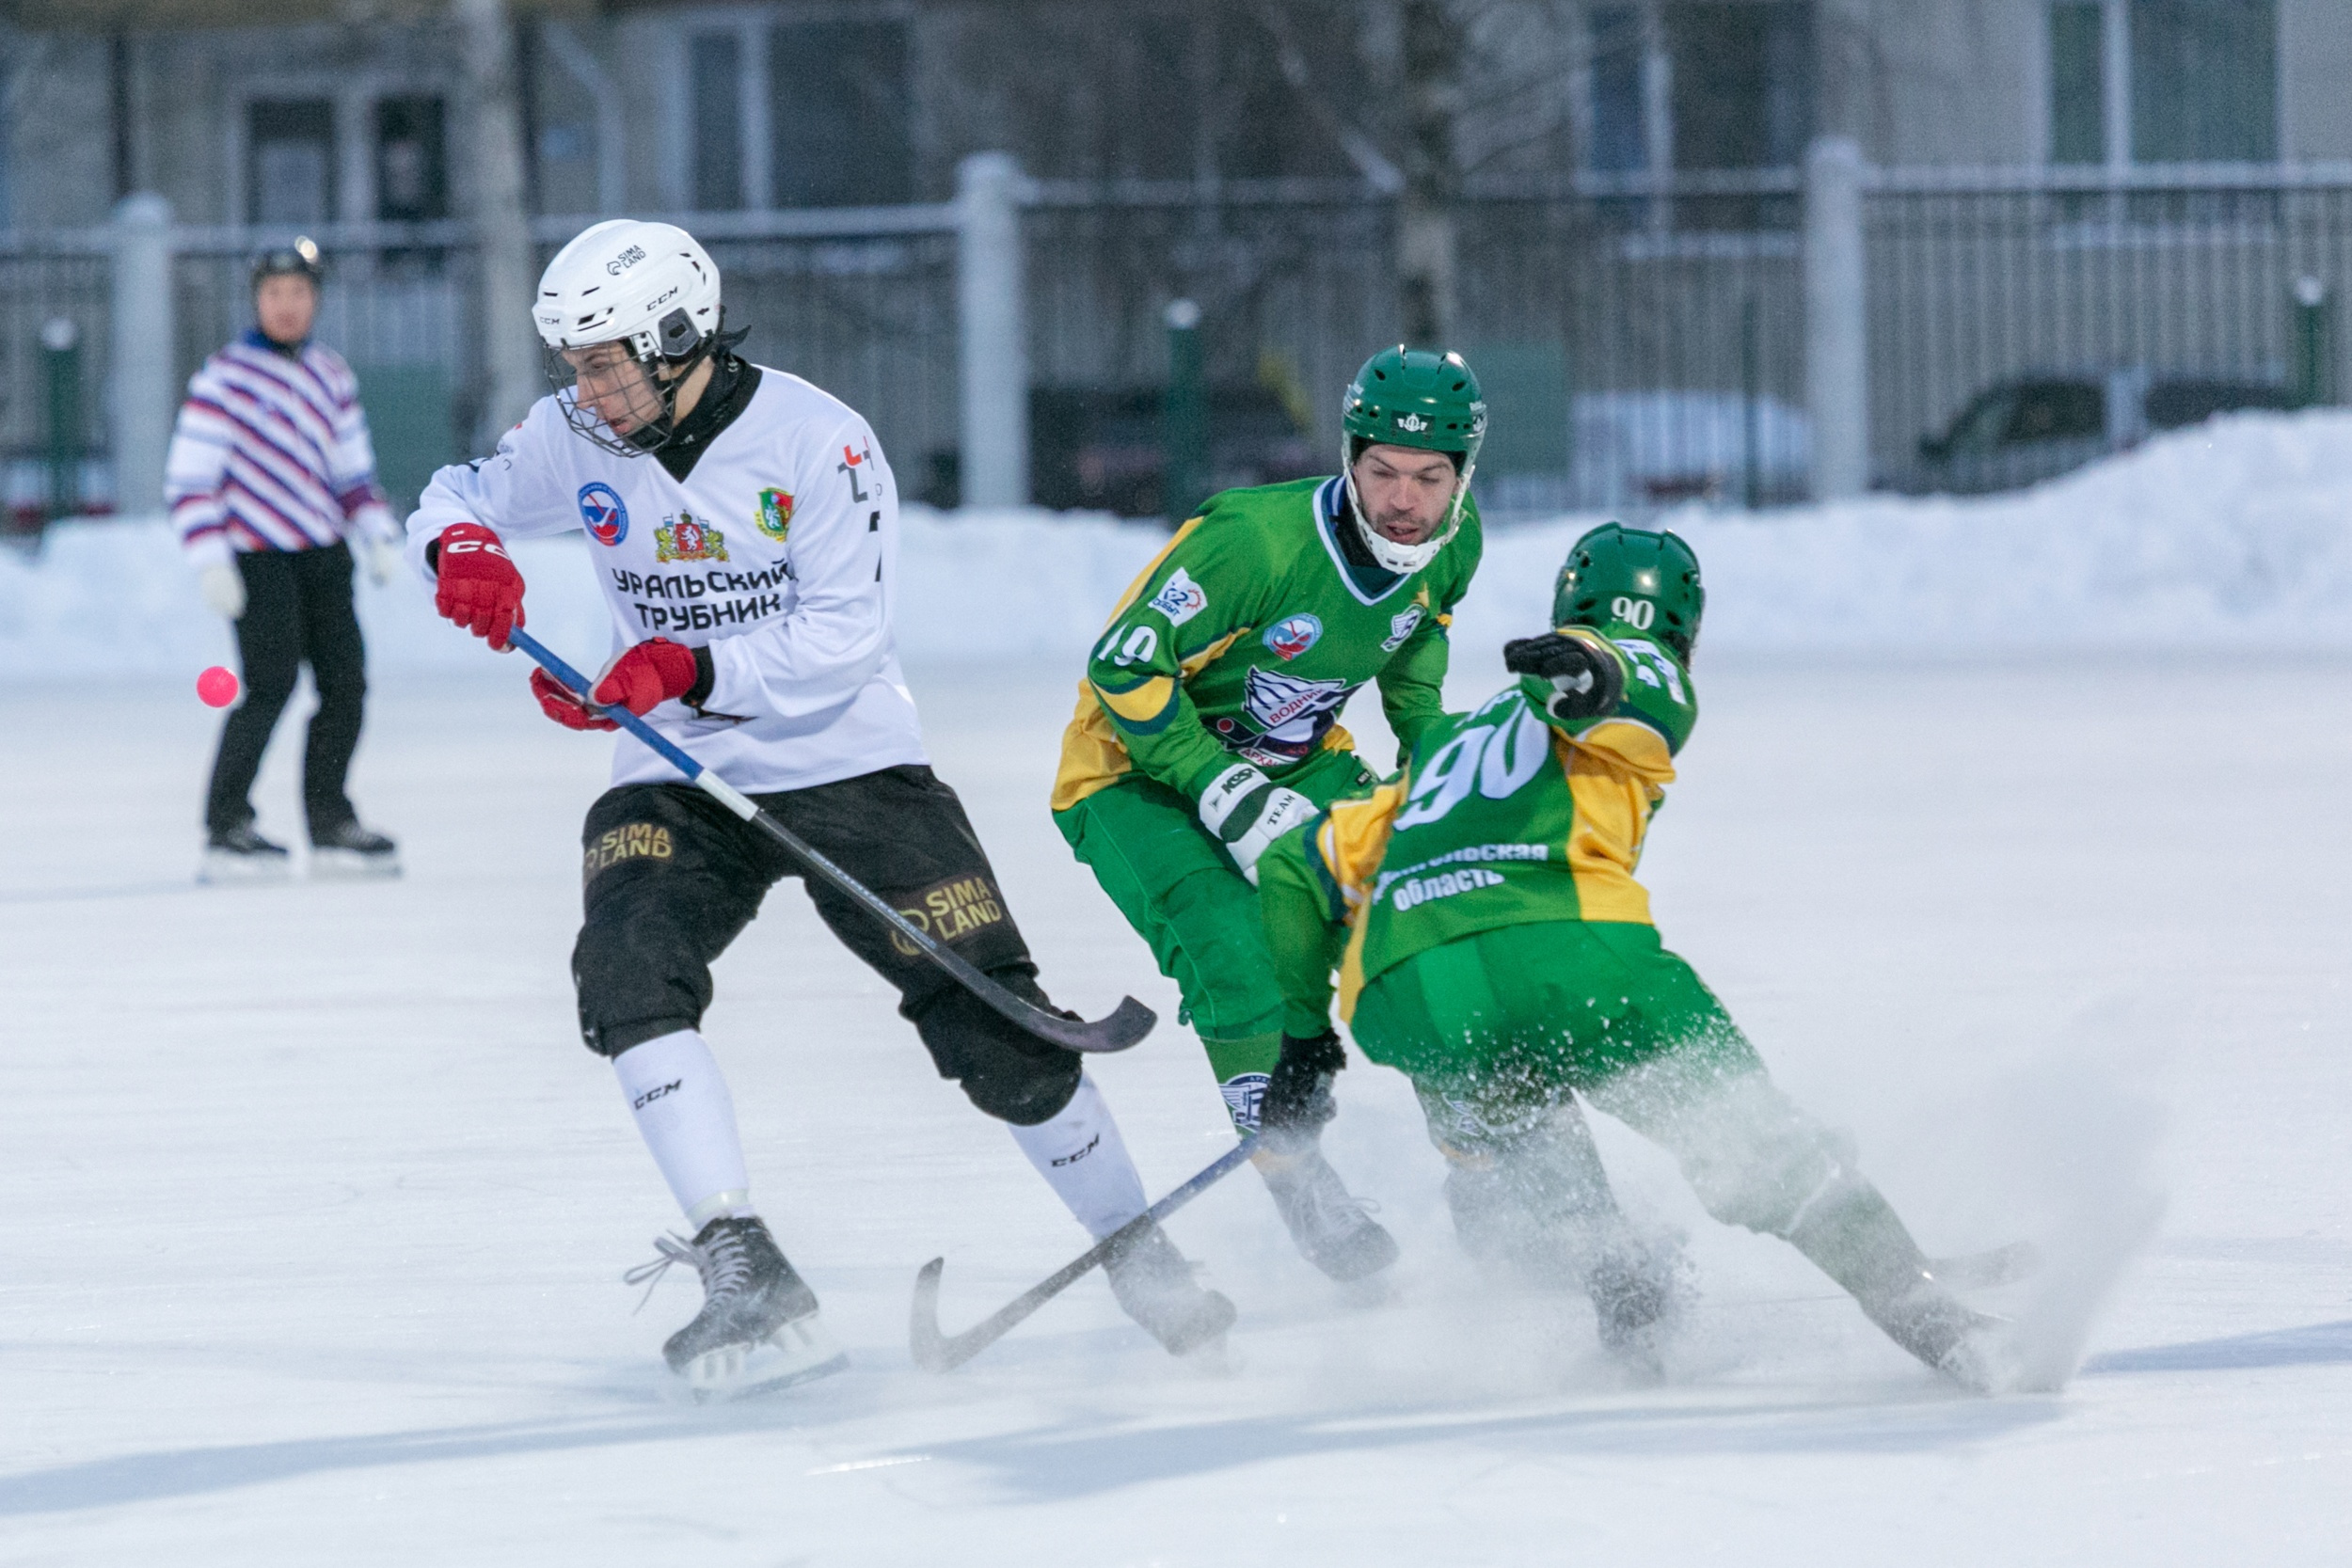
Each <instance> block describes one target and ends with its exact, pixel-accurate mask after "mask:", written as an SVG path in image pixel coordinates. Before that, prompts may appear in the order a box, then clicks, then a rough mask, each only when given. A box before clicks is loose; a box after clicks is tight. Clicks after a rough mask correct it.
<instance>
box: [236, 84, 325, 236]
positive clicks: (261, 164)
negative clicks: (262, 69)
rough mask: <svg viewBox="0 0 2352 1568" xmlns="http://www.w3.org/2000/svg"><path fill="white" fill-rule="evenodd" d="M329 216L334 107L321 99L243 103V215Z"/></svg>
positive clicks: (314, 220)
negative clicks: (244, 151)
mask: <svg viewBox="0 0 2352 1568" xmlns="http://www.w3.org/2000/svg"><path fill="white" fill-rule="evenodd" d="M334 215H335V106H334V105H333V104H332V103H328V102H327V101H326V99H324V98H308V99H297V100H291V101H288V100H261V101H257V102H255V103H250V104H248V105H246V218H247V219H248V220H249V221H251V222H254V223H267V224H294V225H304V224H318V223H325V222H326V221H327V220H328V219H329V218H331V217H333V216H334Z"/></svg>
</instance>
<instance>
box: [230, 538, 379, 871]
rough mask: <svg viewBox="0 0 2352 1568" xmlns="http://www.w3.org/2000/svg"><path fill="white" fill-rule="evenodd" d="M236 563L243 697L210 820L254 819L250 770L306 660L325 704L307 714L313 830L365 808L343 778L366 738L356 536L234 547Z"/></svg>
mask: <svg viewBox="0 0 2352 1568" xmlns="http://www.w3.org/2000/svg"><path fill="white" fill-rule="evenodd" d="M237 570H238V571H239V572H240V573H242V574H243V575H244V577H245V613H244V614H243V615H242V616H240V617H238V619H237V659H238V662H239V663H240V664H242V665H243V666H244V667H245V669H244V674H245V700H244V701H243V702H241V703H239V704H238V705H236V706H235V707H234V708H232V709H230V714H229V720H228V722H227V723H225V724H223V725H222V726H221V731H220V750H219V751H218V752H216V753H215V755H214V758H213V784H212V788H211V790H210V792H209V793H208V794H207V796H206V799H205V802H204V827H205V830H206V831H207V832H215V833H219V832H229V831H230V829H232V828H237V827H241V826H243V825H244V824H246V823H247V822H250V821H252V820H253V802H252V799H251V797H252V794H253V777H254V775H255V774H256V773H259V772H260V771H261V770H262V750H263V748H265V747H267V746H268V745H269V736H270V731H272V730H274V729H276V728H277V727H278V716H279V715H280V714H282V713H284V712H285V711H286V700H287V699H288V698H290V697H292V696H293V695H294V678H295V677H296V676H297V675H299V674H300V673H302V666H303V665H305V664H308V665H309V666H310V678H311V680H312V681H313V682H315V683H316V684H317V686H318V691H319V710H318V712H316V713H314V714H312V715H311V716H310V742H309V745H308V747H307V748H306V749H305V750H304V752H303V754H302V809H303V814H304V816H307V817H308V818H309V819H310V835H311V836H312V837H313V838H316V837H317V836H318V835H319V834H321V833H323V832H332V831H333V830H335V829H336V828H339V827H341V826H342V825H343V824H344V823H346V822H349V821H351V820H353V818H354V817H355V816H358V814H357V813H356V812H354V811H353V810H352V806H351V799H350V797H349V796H347V795H345V794H344V793H343V783H344V780H345V779H346V778H348V777H349V775H350V772H351V753H352V752H354V751H356V750H357V749H358V745H359V716H360V708H361V705H362V704H363V703H364V702H365V700H366V697H367V690H368V678H367V655H366V650H365V649H364V648H363V647H362V646H361V645H360V641H359V618H358V615H357V614H355V613H354V612H353V610H352V607H351V546H348V545H344V544H341V543H338V544H335V545H332V546H328V547H327V548H326V549H321V550H285V551H280V550H254V551H248V552H246V553H244V554H240V555H239V556H238V557H237Z"/></svg>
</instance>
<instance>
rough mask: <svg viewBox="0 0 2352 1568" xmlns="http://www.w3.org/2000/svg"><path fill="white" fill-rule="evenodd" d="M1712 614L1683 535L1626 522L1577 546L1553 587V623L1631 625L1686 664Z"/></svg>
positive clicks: (1588, 536)
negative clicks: (1702, 623)
mask: <svg viewBox="0 0 2352 1568" xmlns="http://www.w3.org/2000/svg"><path fill="white" fill-rule="evenodd" d="M1706 612H1707V590H1706V588H1705V587H1703V586H1702V585H1701V584H1700V581H1699V558H1698V555H1697V553H1696V552H1694V551H1693V550H1692V548H1691V546H1690V545H1689V544H1688V543H1687V542H1685V541H1684V539H1683V538H1682V536H1681V535H1680V534H1678V533H1674V532H1671V531H1668V532H1660V533H1652V532H1649V531H1647V530H1645V529H1631V528H1627V527H1626V526H1625V525H1624V524H1623V523H1603V524H1601V525H1600V527H1598V528H1597V529H1594V530H1593V531H1591V532H1589V533H1587V534H1585V535H1584V537H1582V538H1581V539H1579V540H1578V541H1577V542H1576V543H1575V544H1574V545H1572V546H1569V548H1568V559H1567V560H1566V561H1565V562H1563V563H1562V564H1561V567H1560V576H1559V577H1558V578H1556V579H1555V580H1554V582H1553V584H1552V590H1551V624H1552V625H1553V626H1630V627H1631V628H1633V629H1634V630H1635V631H1637V632H1646V633H1648V634H1649V635H1650V636H1652V637H1655V638H1657V639H1658V641H1661V642H1663V643H1664V644H1666V646H1667V647H1669V648H1672V649H1673V650H1674V651H1675V652H1676V653H1677V655H1679V656H1680V657H1682V659H1683V660H1684V661H1685V662H1686V663H1687V662H1688V661H1689V660H1690V657H1691V651H1692V649H1693V648H1695V647H1697V646H1698V641H1699V618H1700V617H1701V616H1702V615H1704V614H1705V613H1706Z"/></svg>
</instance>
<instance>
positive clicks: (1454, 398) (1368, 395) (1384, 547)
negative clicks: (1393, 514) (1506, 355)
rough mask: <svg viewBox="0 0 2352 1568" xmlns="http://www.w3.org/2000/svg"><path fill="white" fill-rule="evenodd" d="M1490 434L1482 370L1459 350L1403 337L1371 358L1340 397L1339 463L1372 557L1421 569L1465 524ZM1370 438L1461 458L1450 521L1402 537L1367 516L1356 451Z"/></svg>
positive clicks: (1398, 567)
mask: <svg viewBox="0 0 2352 1568" xmlns="http://www.w3.org/2000/svg"><path fill="white" fill-rule="evenodd" d="M1485 440H1486V397H1485V395H1484V394H1483V393H1482V392H1480V390H1479V388H1478V377H1477V376H1476V375H1475V374H1474V373H1472V372H1471V371H1470V366H1468V365H1467V364H1464V363H1463V362H1462V356H1460V355H1459V354H1455V353H1452V352H1450V351H1449V352H1448V353H1445V354H1434V353H1431V352H1430V351H1429V350H1427V349H1418V348H1406V346H1405V345H1404V344H1402V343H1399V344H1398V345H1397V346H1396V347H1394V348H1384V349H1382V350H1381V351H1380V352H1379V353H1377V354H1375V355H1374V356H1372V357H1371V358H1369V359H1367V360H1365V361H1364V366H1363V369H1361V370H1359V371H1358V372H1356V379H1355V380H1354V381H1352V382H1350V383H1348V388H1347V396H1346V397H1345V399H1343V401H1342V403H1341V404H1340V471H1341V472H1342V473H1343V475H1345V476H1346V484H1347V499H1348V505H1349V507H1350V509H1351V510H1353V511H1354V512H1355V514H1356V526H1357V529H1358V531H1359V532H1360V533H1361V534H1362V536H1363V540H1364V544H1365V545H1366V546H1368V547H1369V548H1370V549H1371V551H1372V554H1373V559H1375V561H1377V562H1380V564H1381V565H1383V566H1385V567H1387V568H1388V569H1389V570H1390V571H1391V572H1400V573H1408V572H1418V571H1420V570H1421V569H1422V567H1423V566H1426V565H1428V564H1429V562H1432V561H1434V560H1436V559H1437V555H1438V551H1439V550H1441V549H1443V548H1445V546H1446V544H1447V543H1448V541H1450V540H1452V539H1453V537H1454V534H1456V533H1458V532H1460V531H1461V528H1462V507H1463V504H1464V502H1466V501H1467V500H1468V499H1470V473H1471V471H1472V470H1473V469H1475V468H1476V467H1478V449H1479V447H1480V445H1481V444H1482V443H1484V442H1485ZM1371 446H1397V447H1417V448H1419V449H1421V450H1422V451H1441V452H1445V453H1448V454H1449V455H1451V456H1453V457H1454V459H1455V462H1454V468H1455V470H1456V471H1457V472H1458V473H1459V475H1460V476H1461V477H1460V480H1459V482H1458V483H1456V484H1455V486H1454V507H1453V510H1452V512H1451V513H1449V514H1448V515H1447V518H1446V526H1445V527H1444V528H1443V529H1441V530H1439V531H1438V532H1436V533H1434V534H1432V535H1431V536H1430V537H1429V538H1428V539H1426V540H1424V541H1423V542H1422V543H1421V544H1418V545H1400V544H1398V543H1396V541H1394V540H1392V539H1390V538H1388V537H1386V536H1385V535H1383V534H1381V533H1380V532H1379V531H1376V530H1375V529H1374V528H1373V526H1372V525H1371V524H1370V523H1369V522H1367V521H1365V519H1364V515H1363V509H1362V507H1361V505H1360V504H1359V502H1358V500H1357V497H1356V459H1357V458H1358V457H1359V456H1361V455H1362V453H1363V450H1364V449H1365V448H1366V447H1371Z"/></svg>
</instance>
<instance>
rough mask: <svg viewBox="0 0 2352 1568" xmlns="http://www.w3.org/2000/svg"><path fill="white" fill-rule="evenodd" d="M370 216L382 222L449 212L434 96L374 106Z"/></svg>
mask: <svg viewBox="0 0 2352 1568" xmlns="http://www.w3.org/2000/svg"><path fill="white" fill-rule="evenodd" d="M375 215H376V216H377V217H378V218H380V219H382V220H384V221H385V222H387V223H422V222H429V221H431V220H433V219H435V218H445V217H447V216H449V164H448V160H447V158H446V156H445V154H444V151H443V146H442V140H441V101H440V100H439V99H437V98H423V97H419V98H387V99H384V100H382V101H381V102H379V103H377V104H376V105H375Z"/></svg>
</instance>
